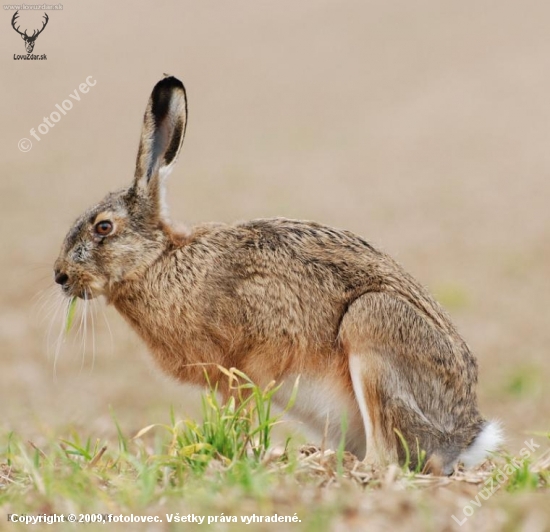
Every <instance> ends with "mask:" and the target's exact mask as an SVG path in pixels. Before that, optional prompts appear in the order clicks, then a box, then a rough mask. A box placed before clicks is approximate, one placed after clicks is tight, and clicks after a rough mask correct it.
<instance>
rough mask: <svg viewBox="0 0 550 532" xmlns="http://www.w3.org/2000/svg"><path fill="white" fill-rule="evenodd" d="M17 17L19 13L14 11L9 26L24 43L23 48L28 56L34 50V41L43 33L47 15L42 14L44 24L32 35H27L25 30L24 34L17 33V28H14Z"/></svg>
mask: <svg viewBox="0 0 550 532" xmlns="http://www.w3.org/2000/svg"><path fill="white" fill-rule="evenodd" d="M18 16H19V11H16V12H15V14H14V15H13V18H12V19H11V25H12V26H13V29H14V30H15V31H16V32H17V33H19V35H21V38H22V39H23V40H24V41H25V48H26V49H27V53H28V54H32V51H33V49H34V41H36V38H37V37H38V36H39V35H40V34H41V33H42V32H43V31H44V28H45V27H46V24H47V23H48V20H49V18H48V15H47V14H46V13H44V24H43V25H42V27H41V28H40V29H39V30H34V31H33V32H32V35H27V30H25V33H21V32H20V31H19V27H20V26H17V28H16V27H15V23H16V22H17V17H18Z"/></svg>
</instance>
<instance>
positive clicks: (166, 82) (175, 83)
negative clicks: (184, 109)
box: [153, 74, 185, 93]
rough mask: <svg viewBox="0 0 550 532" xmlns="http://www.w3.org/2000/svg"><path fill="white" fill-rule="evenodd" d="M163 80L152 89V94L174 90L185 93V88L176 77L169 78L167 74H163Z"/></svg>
mask: <svg viewBox="0 0 550 532" xmlns="http://www.w3.org/2000/svg"><path fill="white" fill-rule="evenodd" d="M164 76H165V77H164V78H163V79H161V80H160V81H159V82H158V83H157V84H156V85H155V88H154V89H153V92H154V93H159V92H165V91H171V90H175V89H180V90H182V91H184V92H185V87H184V86H183V83H182V82H181V81H180V80H179V79H178V78H176V77H174V76H170V75H169V74H164Z"/></svg>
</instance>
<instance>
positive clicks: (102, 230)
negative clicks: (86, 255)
mask: <svg viewBox="0 0 550 532" xmlns="http://www.w3.org/2000/svg"><path fill="white" fill-rule="evenodd" d="M94 230H95V232H96V233H97V234H98V235H100V236H106V235H108V234H110V233H112V231H113V222H109V221H108V220H103V221H102V222H98V223H96V224H95V227H94Z"/></svg>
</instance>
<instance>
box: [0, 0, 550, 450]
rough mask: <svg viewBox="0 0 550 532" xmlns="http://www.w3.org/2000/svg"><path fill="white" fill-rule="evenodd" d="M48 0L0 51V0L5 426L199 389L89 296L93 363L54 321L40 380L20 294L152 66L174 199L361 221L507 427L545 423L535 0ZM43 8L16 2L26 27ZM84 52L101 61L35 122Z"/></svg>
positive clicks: (64, 422) (547, 54)
mask: <svg viewBox="0 0 550 532" xmlns="http://www.w3.org/2000/svg"><path fill="white" fill-rule="evenodd" d="M37 3H38V2H37ZM62 4H63V7H64V8H63V10H62V11H48V14H49V17H50V21H49V24H48V26H47V27H46V28H45V30H44V32H43V33H42V34H41V35H40V37H39V38H38V39H37V41H36V45H35V50H34V53H36V54H42V53H46V54H47V58H48V59H47V60H46V61H21V60H19V61H16V60H14V59H13V55H14V54H23V53H24V43H23V41H22V40H21V38H20V37H19V36H18V35H17V34H16V33H15V32H14V31H13V29H12V28H11V25H10V21H11V17H12V16H13V13H14V11H11V10H6V9H3V10H2V12H1V17H0V24H1V28H2V30H1V31H0V58H1V59H0V60H1V68H2V77H1V81H0V91H1V98H0V106H1V116H2V126H1V130H0V146H1V149H2V179H1V180H0V212H1V224H0V227H1V232H0V238H1V241H0V244H1V250H2V251H1V258H0V261H1V262H0V273H1V283H0V284H1V288H0V297H1V300H0V350H1V367H2V369H1V371H0V404H1V405H2V420H1V421H0V427H2V430H5V431H8V430H16V431H18V432H19V433H21V434H22V435H23V436H24V437H28V438H33V437H35V436H36V434H37V433H41V432H44V431H46V432H51V433H58V432H61V431H62V430H64V427H66V426H68V425H76V426H78V427H86V430H89V433H90V434H91V435H92V436H94V437H95V436H109V435H110V434H112V433H113V432H114V425H113V423H112V421H111V419H110V413H109V405H112V408H113V409H114V411H115V413H116V415H117V417H118V419H119V421H120V424H121V426H122V428H123V430H125V431H127V432H128V433H132V431H135V430H137V429H139V428H141V427H142V426H145V425H147V424H149V423H154V422H166V421H167V420H168V414H169V405H170V404H174V406H175V408H176V410H177V412H178V413H179V414H180V415H183V414H185V413H193V412H195V411H196V406H197V404H198V401H197V397H198V395H197V393H196V392H194V391H192V390H189V389H187V388H184V387H181V386H179V385H176V384H174V383H172V382H170V381H169V380H168V379H166V378H165V377H163V376H162V375H160V373H159V372H158V371H157V370H156V369H155V368H154V367H153V365H152V362H150V361H149V358H148V355H147V353H146V349H145V347H144V346H143V345H142V344H141V343H140V342H139V341H138V339H137V338H136V337H135V335H134V334H133V332H131V331H130V330H129V328H128V327H127V326H126V325H125V324H124V323H123V321H122V319H121V318H120V317H119V316H118V315H116V313H115V312H114V311H113V310H112V309H109V308H106V309H105V312H106V314H107V316H108V320H109V323H110V327H111V329H112V336H113V341H112V344H111V340H110V337H109V331H108V329H107V326H106V324H105V321H104V320H103V318H102V317H101V311H100V312H99V314H98V315H97V316H96V323H95V329H96V335H95V342H96V346H95V347H96V349H95V351H96V352H95V364H94V366H93V368H92V346H91V338H90V337H88V340H87V345H86V352H85V353H84V354H83V349H82V346H81V344H80V341H79V340H78V339H75V338H74V337H75V335H74V334H72V335H71V338H69V339H68V340H67V342H66V344H65V345H64V346H63V349H62V350H61V352H60V355H59V357H58V362H57V369H56V372H57V381H55V380H54V378H53V373H54V362H53V354H51V353H50V355H49V356H48V354H47V349H46V343H47V341H46V338H47V333H48V322H49V317H48V307H47V305H46V308H43V309H42V310H41V308H40V304H41V302H42V301H39V302H38V304H37V303H36V301H37V299H38V297H39V296H37V294H39V293H40V291H41V290H44V289H48V288H49V287H50V286H51V285H52V283H53V281H52V268H51V266H52V264H53V261H54V259H55V257H56V255H57V252H58V249H59V246H60V243H61V241H62V238H63V237H64V235H65V232H66V231H67V229H68V228H69V227H70V225H71V223H72V221H73V220H74V218H75V217H76V216H77V215H78V214H79V213H80V212H81V211H82V210H83V209H84V208H86V207H88V206H89V205H90V204H92V203H93V202H95V201H97V200H99V199H100V198H101V197H102V196H103V195H104V194H105V193H106V192H107V191H109V190H112V189H116V188H118V187H121V186H123V185H125V184H127V183H128V182H129V180H130V179H131V178H132V171H133V167H134V158H135V155H136V151H137V143H138V139H139V131H140V127H141V119H142V114H143V111H144V108H145V104H146V101H147V98H148V95H149V93H150V91H151V89H152V87H153V85H154V83H155V82H156V81H157V80H158V79H160V78H161V77H162V74H163V73H165V72H166V73H170V74H174V75H176V76H178V77H180V78H181V79H182V80H183V81H184V83H185V85H186V87H187V92H188V97H189V108H190V112H189V126H188V130H187V137H186V141H185V146H184V149H183V153H182V156H181V158H180V161H179V164H178V165H177V167H176V170H175V171H174V173H173V174H172V176H171V179H170V186H169V202H170V206H171V209H172V215H173V217H174V218H175V219H179V220H182V221H185V222H187V223H189V224H193V223H196V222H199V221H210V220H217V221H233V220H238V219H247V218H253V217H269V216H276V215H282V216H287V217H294V218H308V219H316V220H318V221H321V222H324V223H327V224H330V225H334V226H337V227H343V228H347V229H350V230H353V231H355V232H357V233H359V234H361V235H363V236H364V237H366V238H367V239H368V240H370V241H371V242H372V243H373V244H375V245H377V246H379V247H381V248H382V249H384V250H385V251H387V252H389V253H390V254H392V255H393V256H394V257H396V258H397V259H398V260H399V261H400V262H401V263H402V264H403V265H404V266H405V268H406V269H408V270H409V271H410V272H411V273H413V274H414V275H415V276H416V277H417V278H418V279H419V280H420V281H421V282H423V283H424V284H425V285H427V286H428V287H429V288H430V290H432V292H434V293H435V294H436V295H437V297H438V298H439V299H440V301H441V302H442V303H443V304H444V305H445V306H446V307H447V309H448V310H449V312H450V313H451V315H452V316H453V318H454V320H455V321H456V322H457V323H458V326H459V328H460V330H461V332H462V333H463V335H464V336H465V337H466V339H467V341H468V342H469V343H470V345H471V346H472V348H473V349H474V351H475V352H476V353H477V356H478V358H479V363H480V383H479V392H480V400H481V407H482V410H483V411H484V413H485V414H486V415H487V416H489V417H499V418H501V419H502V420H503V422H504V424H505V426H506V429H507V433H508V436H509V441H510V445H511V448H512V449H517V448H518V447H519V443H520V442H522V441H523V440H524V439H526V435H525V432H526V431H531V430H546V431H548V430H549V429H550V425H549V422H548V413H549V410H550V400H549V399H550V391H549V389H548V386H546V383H548V380H549V376H550V363H549V361H548V351H549V345H550V328H549V327H548V319H547V318H548V308H549V307H550V282H549V275H548V272H549V270H550V211H549V209H548V207H547V203H548V196H549V193H550V183H549V174H550V150H549V149H548V143H549V140H550V104H549V94H550V37H549V30H548V27H549V23H550V4H548V2H543V1H540V2H532V1H528V2H512V1H506V2H503V1H498V2H497V1H487V2H477V3H474V2H468V3H466V2H458V1H453V2H445V3H442V2H439V1H435V0H432V1H420V2H407V1H404V0H401V1H394V2H371V1H364V0H361V1H351V0H350V1H346V2H338V1H336V0H318V1H315V2H313V1H310V2H294V1H290V0H281V1H278V2H271V3H267V2H250V1H247V2H245V1H233V2H214V1H211V0H207V1H201V2H189V1H184V2H179V1H175V0H174V1H164V2H158V3H152V2H151V3H136V2H128V1H126V2H117V3H114V2H107V1H104V0H101V1H97V0H96V1H93V2H92V1H89V0H88V1H79V2H71V1H66V0H64V1H63V0H62ZM42 14H43V11H39V12H27V11H21V12H20V22H21V24H22V28H24V27H25V25H26V23H27V21H28V25H29V28H30V30H32V29H33V27H39V25H40V19H41V17H42ZM33 23H34V26H33ZM29 33H31V31H29ZM88 76H92V78H93V79H94V80H95V81H97V85H96V86H95V87H93V88H91V89H90V91H89V93H88V94H86V95H82V96H81V101H80V102H76V103H75V104H74V107H73V109H72V110H71V111H69V112H68V113H67V115H66V116H63V117H62V118H61V120H60V122H59V123H58V124H57V125H56V126H55V127H54V128H53V129H51V130H50V131H49V133H47V134H46V135H40V134H39V135H40V136H41V140H40V142H38V141H36V140H35V139H33V138H32V137H31V136H30V134H29V130H30V129H31V128H35V129H36V128H37V127H38V125H39V124H40V123H42V120H43V117H44V116H49V114H50V113H51V112H52V111H55V110H56V109H55V104H61V102H62V101H63V100H64V99H67V98H68V96H69V93H71V92H73V91H74V90H75V89H76V88H77V87H78V85H79V84H80V83H82V82H84V81H85V79H86V78H87V77H88ZM23 137H26V138H29V139H30V140H31V141H32V142H33V147H32V149H31V150H30V151H29V152H28V153H22V152H21V151H20V150H19V149H18V141H19V139H21V138H23ZM43 299H44V298H43ZM102 306H104V305H103V304H102ZM58 331H59V324H58V323H57V324H55V329H54V331H53V332H52V335H53V337H54V338H55V337H56V336H57V333H58ZM75 332H76V331H75ZM50 343H51V341H50ZM83 356H84V357H85V358H84V359H83ZM82 362H83V369H82V370H81V363H82Z"/></svg>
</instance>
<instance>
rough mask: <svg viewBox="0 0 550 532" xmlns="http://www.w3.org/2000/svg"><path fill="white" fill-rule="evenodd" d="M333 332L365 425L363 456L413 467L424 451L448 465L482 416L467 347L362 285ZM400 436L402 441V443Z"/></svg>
mask: <svg viewBox="0 0 550 532" xmlns="http://www.w3.org/2000/svg"><path fill="white" fill-rule="evenodd" d="M340 337H341V339H342V341H343V342H344V344H345V345H346V347H347V350H348V353H349V356H350V359H349V366H350V374H351V379H352V382H353V389H354V392H355V395H356V399H357V402H358V404H359V407H360V410H361V414H362V416H363V421H364V425H365V435H366V438H367V442H366V446H367V453H366V461H368V462H372V463H381V462H382V463H383V462H389V461H395V460H396V459H399V461H401V462H403V461H404V460H405V457H406V454H407V452H408V454H409V456H410V465H411V466H412V467H415V466H416V464H417V463H418V461H419V459H420V457H419V456H418V451H425V452H426V457H427V458H429V459H430V463H431V464H432V467H433V469H434V470H435V469H438V465H439V466H440V467H442V468H443V470H444V471H446V472H450V470H452V467H453V465H454V463H455V462H456V460H457V459H458V456H459V454H460V452H461V451H462V450H463V449H464V448H465V447H466V446H467V445H468V444H469V443H470V442H471V441H472V440H473V439H474V438H475V436H476V434H477V433H478V432H479V427H480V425H481V424H482V423H483V420H482V418H481V417H480V416H479V413H478V412H477V408H476V403H475V401H476V400H475V393H474V391H473V386H474V384H475V380H476V366H475V362H474V360H473V358H472V357H471V355H470V353H469V351H468V350H467V347H466V346H465V345H464V344H463V343H461V341H460V340H459V339H458V337H452V336H451V333H449V334H447V333H445V332H443V331H442V328H441V327H440V326H438V325H436V324H435V323H434V321H433V320H432V319H430V318H428V317H427V316H426V315H425V314H424V313H422V312H421V311H419V310H418V309H417V308H416V307H415V306H413V305H412V304H411V303H409V302H408V301H407V300H405V299H404V298H402V297H400V296H398V295H392V294H387V293H368V294H365V295H363V296H361V297H360V298H358V299H357V300H356V301H354V302H353V303H352V304H351V305H350V307H349V309H348V311H347V312H346V314H345V316H344V318H343V320H342V324H341V328H340ZM401 438H403V439H404V440H405V442H406V445H407V447H408V451H406V450H405V448H404V446H403V443H402V441H401Z"/></svg>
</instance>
